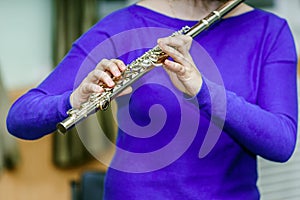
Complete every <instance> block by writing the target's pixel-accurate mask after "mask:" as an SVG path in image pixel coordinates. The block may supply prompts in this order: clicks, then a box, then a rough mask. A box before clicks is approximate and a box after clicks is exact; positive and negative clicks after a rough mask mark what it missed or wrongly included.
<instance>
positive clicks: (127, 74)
mask: <svg viewBox="0 0 300 200" xmlns="http://www.w3.org/2000/svg"><path fill="white" fill-rule="evenodd" d="M243 1H244V0H229V1H227V2H226V3H225V4H223V5H222V6H220V7H219V8H218V9H216V10H215V11H212V12H211V13H210V14H209V15H208V16H206V17H205V18H203V19H202V20H200V21H199V22H198V23H197V24H195V25H194V26H192V27H189V26H185V27H183V28H182V29H181V30H179V31H176V32H174V33H173V34H172V35H171V36H170V37H172V36H175V35H178V34H183V35H187V36H191V37H192V38H193V37H195V36H197V35H198V34H199V33H201V32H202V31H204V30H206V29H207V28H209V27H210V26H211V25H212V24H214V23H215V22H217V21H219V20H220V19H221V18H222V17H224V16H225V15H226V14H228V13H229V12H230V11H231V10H233V9H234V8H235V7H237V6H238V5H239V4H241V3H242V2H243ZM167 58H168V55H166V54H165V53H164V52H163V51H162V50H161V49H160V48H159V47H158V46H155V47H154V48H152V49H150V50H149V51H147V52H145V53H144V54H143V55H142V56H140V57H138V58H137V59H136V60H134V61H133V62H131V63H130V64H129V65H127V66H126V70H125V71H124V72H123V73H122V76H121V78H119V79H116V78H114V79H113V80H114V82H115V86H114V87H113V88H109V87H106V86H105V85H102V87H103V89H104V92H103V93H101V94H96V93H95V94H92V95H91V96H90V98H89V100H88V101H87V102H85V103H83V104H82V105H81V107H80V108H78V109H74V108H72V109H70V110H69V111H68V112H67V114H68V115H69V116H68V117H67V118H66V119H65V120H63V121H62V122H60V123H58V124H57V126H56V127H57V130H58V132H60V133H66V132H67V130H68V129H70V128H71V127H72V126H74V125H75V124H77V123H79V122H80V121H82V120H84V119H85V118H87V117H88V116H89V115H91V114H93V113H95V112H97V111H98V110H106V109H107V108H108V107H109V105H110V101H111V100H113V99H114V98H115V97H116V96H117V95H118V94H119V93H121V92H122V91H123V90H124V89H125V88H127V87H128V86H130V85H131V84H133V83H134V82H135V81H136V80H138V79H139V78H140V77H142V76H143V75H145V74H146V73H148V72H149V71H151V70H152V69H153V68H154V67H156V66H160V65H161V64H162V63H163V61H164V60H165V59H167Z"/></svg>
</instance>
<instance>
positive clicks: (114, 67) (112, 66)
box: [96, 59, 123, 77]
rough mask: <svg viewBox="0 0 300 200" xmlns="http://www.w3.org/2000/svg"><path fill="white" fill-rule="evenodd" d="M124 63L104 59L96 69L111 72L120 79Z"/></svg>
mask: <svg viewBox="0 0 300 200" xmlns="http://www.w3.org/2000/svg"><path fill="white" fill-rule="evenodd" d="M119 67H121V68H123V67H122V63H120V62H119V61H118V62H117V61H116V60H107V59H103V60H101V62H100V63H99V64H98V65H97V67H96V69H99V70H102V71H109V72H110V73H111V74H112V75H113V76H115V77H119V76H121V71H122V70H121V69H120V68H119Z"/></svg>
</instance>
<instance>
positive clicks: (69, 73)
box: [6, 27, 109, 140]
mask: <svg viewBox="0 0 300 200" xmlns="http://www.w3.org/2000/svg"><path fill="white" fill-rule="evenodd" d="M105 39H107V34H105V33H103V32H100V31H99V30H97V27H95V28H92V29H91V30H90V31H88V32H87V33H86V34H84V35H83V36H82V37H80V38H79V39H78V40H77V41H76V42H74V44H73V46H72V48H71V50H70V51H69V53H68V54H67V55H66V56H65V58H64V59H63V60H62V61H61V62H60V63H59V65H58V66H57V67H56V68H55V69H54V70H53V72H52V73H51V74H50V75H49V76H48V77H47V78H46V79H45V80H44V81H43V82H42V83H41V84H39V85H38V86H37V87H36V88H33V89H31V90H29V91H28V92H27V93H25V94H24V95H22V96H21V97H20V98H19V99H18V100H17V101H16V102H14V104H13V105H12V107H11V108H10V110H9V113H8V116H7V120H6V122H7V128H8V131H9V132H10V133H11V134H12V135H14V136H16V137H18V138H22V139H30V140H32V139H37V138H40V137H43V136H44V135H46V134H49V133H51V132H54V131H55V130H56V124H57V123H58V122H60V121H62V120H63V119H65V118H66V117H67V111H68V110H69V109H70V108H71V105H70V102H69V97H70V95H71V93H72V91H73V89H74V88H76V87H77V86H78V85H79V84H80V82H81V80H82V79H83V78H84V77H85V76H86V75H87V74H88V72H89V71H91V70H92V69H93V68H94V67H95V66H96V64H97V62H98V61H99V60H98V59H101V56H97V55H95V53H94V54H90V52H92V50H93V49H94V48H95V46H97V44H99V43H101V41H104V40H105ZM108 52H109V51H108ZM105 55H106V54H104V55H103V56H105ZM84 64H85V66H82V65H84Z"/></svg>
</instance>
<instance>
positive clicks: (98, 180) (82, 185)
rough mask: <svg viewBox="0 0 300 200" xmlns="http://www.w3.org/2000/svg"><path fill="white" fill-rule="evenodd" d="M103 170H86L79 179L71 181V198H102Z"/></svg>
mask: <svg viewBox="0 0 300 200" xmlns="http://www.w3.org/2000/svg"><path fill="white" fill-rule="evenodd" d="M104 177H105V172H101V171H87V172H84V173H83V174H82V175H81V179H80V180H79V181H72V182H71V192H72V200H101V199H103V191H104Z"/></svg>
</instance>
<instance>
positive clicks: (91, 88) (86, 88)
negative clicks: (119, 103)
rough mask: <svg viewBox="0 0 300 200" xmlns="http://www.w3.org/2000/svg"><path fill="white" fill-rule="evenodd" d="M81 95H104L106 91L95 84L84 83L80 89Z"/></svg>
mask: <svg viewBox="0 0 300 200" xmlns="http://www.w3.org/2000/svg"><path fill="white" fill-rule="evenodd" d="M80 90H81V93H82V94H83V95H88V96H89V95H90V94H92V93H102V92H103V91H104V90H103V88H102V87H101V86H99V85H97V84H94V83H84V84H82V86H81V87H80Z"/></svg>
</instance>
